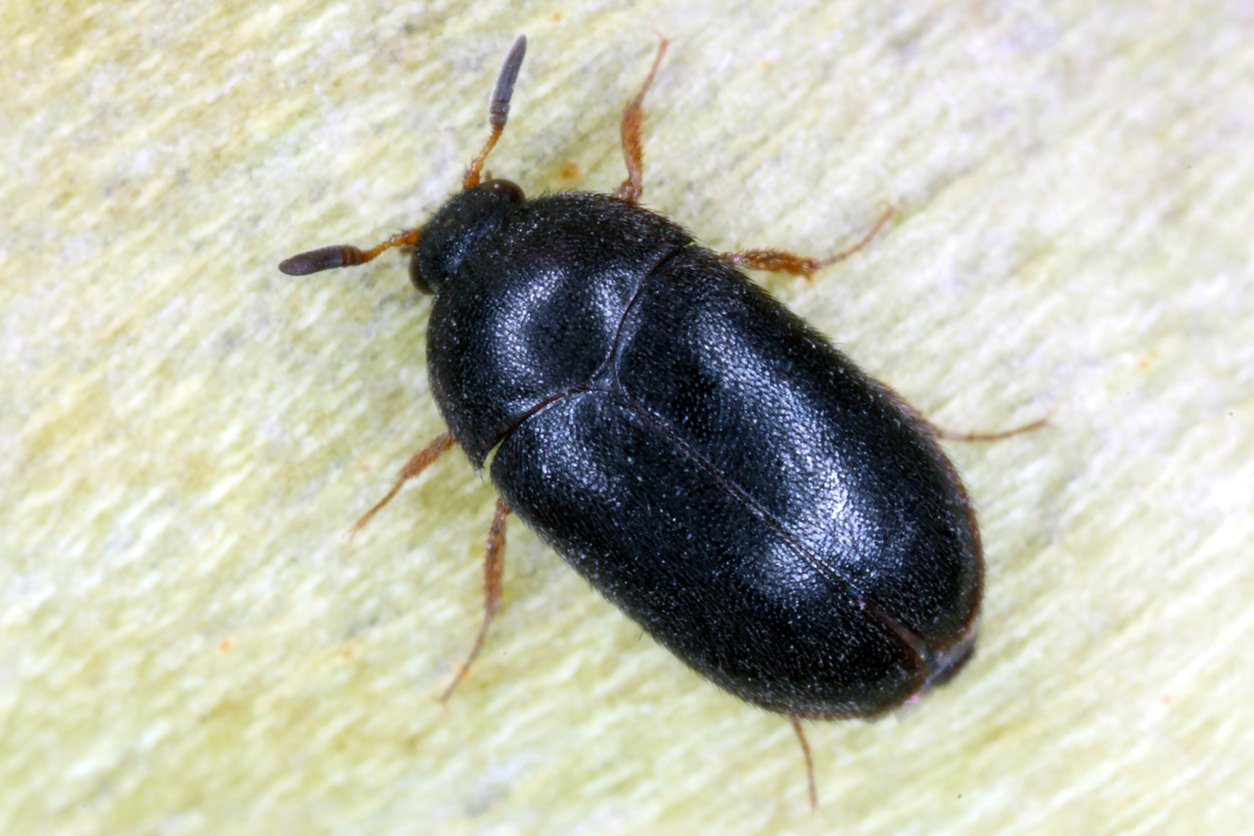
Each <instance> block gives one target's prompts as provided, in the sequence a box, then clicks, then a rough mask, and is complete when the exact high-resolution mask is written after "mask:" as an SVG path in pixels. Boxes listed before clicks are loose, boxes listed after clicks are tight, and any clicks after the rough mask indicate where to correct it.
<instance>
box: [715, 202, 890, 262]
mask: <svg viewBox="0 0 1254 836" xmlns="http://www.w3.org/2000/svg"><path fill="white" fill-rule="evenodd" d="M896 214H897V210H896V209H894V208H893V207H892V206H889V207H888V208H887V209H885V210H884V214H882V215H880V219H879V220H878V221H876V222H875V226H873V227H871V231H870V232H868V233H867V234H866V235H863V236H862V240H861V241H859V242H858V243H856V244H854V245H853V246H852V247H850V248H849V249H847V250H842V251H841V252H838V253H836V254H835V255H829V256H828V257H827V258H814V257H813V256H805V255H797V254H796V253H790V252H788V251H787V250H736V251H735V252H730V253H722V254H721V257H722V259H723V260H724V261H726V262H727V263H728V264H734V265H737V266H740V267H748V268H749V269H750V270H770V271H771V272H773V273H789V274H791V275H794V276H805V277H806V279H807V280H809V279H811V278H813V276H814V274H815V273H817V272H818V271H820V270H822V269H823V268H824V267H830V266H831V265H833V264H835V263H836V262H838V261H844V260H845V259H846V258H848V257H849V256H851V255H853V254H854V253H856V252H857V251H858V250H860V249H862V248H863V247H865V246H866V245H867V244H869V243H871V239H873V238H874V237H875V236H876V235H878V234H879V231H880V230H881V229H883V228H884V224H886V223H888V222H889V220H890V219H891V218H892V217H893V215H896Z"/></svg>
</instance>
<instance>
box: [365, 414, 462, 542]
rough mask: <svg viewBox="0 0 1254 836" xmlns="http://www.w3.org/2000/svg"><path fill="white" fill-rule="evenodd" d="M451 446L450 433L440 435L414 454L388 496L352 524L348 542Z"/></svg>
mask: <svg viewBox="0 0 1254 836" xmlns="http://www.w3.org/2000/svg"><path fill="white" fill-rule="evenodd" d="M452 446H453V435H452V434H451V433H441V434H440V435H438V436H436V437H435V439H434V440H432V442H431V443H430V444H428V445H427V446H426V447H423V448H422V449H421V450H419V451H418V452H417V453H414V455H413V457H412V458H411V459H410V460H409V461H407V462H406V463H405V466H404V467H402V468H401V472H400V475H399V476H397V479H396V484H395V485H393V486H392V490H390V491H388V495H387V496H385V497H383V499H381V500H379V501H378V503H376V504H375V506H374V507H373V508H371V509H370V510H369V511H367V512H366V513H365V514H363V515H362V517H361V519H359V520H358V521H357V522H355V523H353V527H352V528H350V529H349V530H348V539H349V542H352V539H353V537H355V536H357V532H358V531H361V530H362V529H363V528H365V527H366V523H368V522H370V518H371V517H373V516H374V515H375V514H377V513H379V512H380V511H381V510H383V506H384V505H387V504H388V503H389V502H391V501H392V498H393V497H394V496H396V495H397V494H398V493H399V492H400V490H401V486H402V485H404V484H405V483H406V482H408V481H409V480H410V479H413V478H414V477H415V476H417V475H418V474H419V473H422V472H423V471H424V470H426V469H427V466H428V465H429V464H431V463H432V462H434V461H435V460H436V459H438V458H440V456H442V455H444V454H445V453H447V452H448V450H449V448H450V447H452Z"/></svg>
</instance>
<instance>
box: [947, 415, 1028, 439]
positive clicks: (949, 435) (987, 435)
mask: <svg viewBox="0 0 1254 836" xmlns="http://www.w3.org/2000/svg"><path fill="white" fill-rule="evenodd" d="M1048 423H1049V418H1048V417H1046V418H1038V419H1037V420H1035V421H1033V422H1032V423H1030V424H1024V425H1023V426H1021V427H1014V428H1012V429H1009V430H1002V431H1001V432H995V433H956V432H954V431H952V430H946V429H943V428H941V427H938V426H936V425H935V424H933V423H932V422H931V421H928V426H930V427H931V428H932V432H934V433H936V436H937V438H943V439H945V440H946V441H1000V440H1002V439H1003V438H1010V436H1012V435H1018V434H1019V433H1027V432H1031V431H1032V430H1039V429H1040V428H1041V427H1043V426H1045V425H1046V424H1048Z"/></svg>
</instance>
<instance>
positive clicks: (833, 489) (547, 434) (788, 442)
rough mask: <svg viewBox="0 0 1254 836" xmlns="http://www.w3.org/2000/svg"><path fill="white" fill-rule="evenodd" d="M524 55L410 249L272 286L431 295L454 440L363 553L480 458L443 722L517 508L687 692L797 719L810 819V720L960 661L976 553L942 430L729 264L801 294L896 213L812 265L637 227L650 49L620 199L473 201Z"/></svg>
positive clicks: (500, 186)
mask: <svg viewBox="0 0 1254 836" xmlns="http://www.w3.org/2000/svg"><path fill="white" fill-rule="evenodd" d="M525 47H526V41H525V39H524V38H522V37H520V38H518V40H517V41H516V42H515V43H514V46H513V48H512V49H511V50H510V53H509V55H508V57H507V58H506V60H505V63H504V65H503V67H502V69H501V73H500V76H499V78H498V79H497V84H496V88H495V90H494V92H493V97H492V103H491V106H490V107H489V120H488V121H489V125H490V127H491V133H490V136H489V138H488V141H487V143H486V144H485V146H484V148H483V150H482V151H481V152H480V153H479V155H478V157H476V159H475V160H474V162H473V163H472V164H471V167H470V169H469V170H468V172H467V174H466V176H465V179H464V182H463V190H462V191H461V192H459V193H458V194H456V195H454V196H453V197H452V198H450V199H449V200H448V202H447V203H445V204H444V206H443V207H441V208H440V210H439V211H438V212H437V213H436V215H435V216H434V217H433V218H431V220H429V221H428V222H427V223H426V225H425V226H423V227H422V228H421V229H416V230H407V231H405V232H402V233H400V234H398V235H395V236H393V237H392V238H390V239H389V240H387V241H385V242H383V243H382V244H380V245H379V246H377V247H375V248H374V249H372V250H368V251H362V250H358V249H357V248H355V247H350V246H333V247H324V248H321V249H318V250H312V251H310V252H307V253H302V254H300V255H297V256H294V257H293V258H290V259H288V260H286V261H284V262H283V263H282V264H281V265H279V268H280V269H281V270H282V271H283V272H285V273H288V274H292V275H303V274H306V273H312V272H316V271H318V270H324V269H328V268H332V267H341V266H346V265H350V264H361V263H364V262H366V261H369V260H370V259H372V258H374V257H375V256H377V255H378V254H379V253H380V252H383V251H384V250H386V249H388V248H389V247H394V246H400V245H412V246H413V247H414V250H413V255H412V259H411V261H410V276H411V278H412V280H413V283H414V284H415V286H417V288H418V289H419V290H420V291H422V292H423V293H428V294H434V295H435V301H434V307H433V308H432V311H431V318H430V323H429V325H428V330H427V362H428V366H429V369H430V374H431V384H432V388H433V389H434V391H435V395H436V400H437V402H438V403H439V407H440V412H441V414H442V415H443V416H444V420H445V421H446V422H447V424H448V428H449V431H448V432H447V433H445V434H444V435H442V436H440V437H439V438H437V439H436V440H435V441H434V442H432V443H431V444H430V445H428V447H427V448H425V449H424V450H422V451H421V452H419V453H418V454H417V455H415V456H414V457H413V459H411V460H410V462H409V463H408V464H407V465H406V466H405V468H404V469H403V471H402V472H401V475H400V479H399V480H398V481H397V483H396V485H395V486H394V487H393V489H392V491H391V492H390V493H389V494H388V495H387V497H385V498H384V500H383V501H382V502H380V503H379V504H378V505H376V506H375V508H373V509H371V511H370V512H369V513H367V514H366V516H364V517H363V518H362V519H361V520H360V521H359V522H358V523H357V525H356V526H355V527H354V529H353V530H354V531H356V530H357V529H358V528H360V527H361V526H362V525H364V524H365V523H366V521H367V520H369V519H370V517H371V516H372V515H373V514H374V513H375V512H376V511H378V509H379V508H381V507H382V506H383V505H384V504H386V503H387V502H388V501H389V500H390V499H391V498H392V497H393V496H394V495H395V494H396V491H397V490H398V489H399V488H400V486H401V485H402V484H403V483H404V482H405V481H406V480H407V479H410V478H412V477H414V476H415V475H417V474H418V473H419V472H421V471H422V469H423V468H425V467H426V466H427V465H428V464H430V463H431V462H432V461H434V460H435V459H436V458H437V457H438V456H439V455H440V454H441V453H443V452H444V451H446V450H448V449H449V448H450V447H451V446H452V445H453V444H454V443H456V444H457V445H458V446H460V447H461V448H462V450H463V451H465V453H466V455H467V456H468V457H469V458H470V461H471V462H472V463H473V464H474V465H475V467H476V468H479V467H482V466H483V464H484V462H485V461H486V459H487V457H488V455H489V454H490V453H492V452H493V451H495V456H494V458H493V459H492V463H491V476H492V482H493V484H494V485H495V486H496V489H497V491H498V492H499V497H498V500H497V510H496V514H495V517H494V519H493V522H492V528H491V533H490V534H489V537H488V544H487V548H486V555H485V561H484V574H485V598H486V606H485V613H484V619H483V624H482V627H481V628H480V631H479V636H478V638H477V640H476V642H475V645H474V648H473V650H472V651H471V653H470V655H469V657H468V658H467V659H466V661H465V663H464V664H463V665H462V667H461V669H460V670H459V672H458V673H457V676H456V677H455V678H454V681H453V683H452V685H450V686H449V689H448V690H447V691H446V692H445V694H444V697H445V698H447V696H448V694H449V693H451V692H452V689H453V688H454V687H455V686H456V685H457V683H458V682H459V681H460V680H461V679H462V677H464V676H465V674H466V670H467V668H468V667H469V665H470V663H471V661H472V660H473V659H474V658H475V655H476V654H477V653H478V651H479V649H480V647H481V646H482V643H483V640H484V637H485V635H486V633H487V629H488V625H489V623H490V622H491V620H492V617H493V616H494V615H495V614H496V612H497V610H498V608H499V602H500V596H501V566H502V561H503V557H504V537H505V517H506V515H507V514H508V513H509V512H510V511H511V510H512V511H514V512H515V513H517V514H518V515H519V516H520V517H521V518H522V519H523V521H524V522H526V523H527V525H528V526H530V527H531V529H532V530H534V531H536V532H537V533H538V534H539V535H540V536H541V537H543V538H544V539H545V540H546V541H547V542H548V543H549V544H550V545H552V547H553V548H554V549H556V550H557V551H558V553H560V554H561V555H562V556H563V557H564V558H565V559H566V560H567V562H569V563H570V564H571V565H572V566H574V567H575V568H576V569H577V570H578V571H579V572H580V573H581V574H582V575H583V576H584V577H585V578H587V579H588V581H589V582H590V583H591V584H592V585H593V586H595V587H596V588H597V589H598V590H600V592H601V593H602V594H603V595H605V596H606V597H607V598H608V599H609V600H611V601H612V602H613V603H614V604H615V605H617V606H618V607H619V608H620V609H622V610H623V611H624V612H626V613H627V614H628V615H629V616H631V617H632V618H633V619H634V620H635V621H636V622H638V623H639V624H640V625H641V626H642V627H643V628H644V629H645V630H647V631H648V632H649V633H650V634H651V635H652V636H653V637H654V638H656V639H657V640H658V641H660V642H661V643H662V644H664V645H666V646H667V647H668V648H670V649H671V651H672V652H674V653H675V654H676V655H677V656H678V657H679V658H680V659H682V660H683V661H684V662H686V663H687V664H688V665H690V666H691V667H692V668H693V669H694V670H696V671H697V672H698V673H700V674H701V675H702V676H704V677H706V678H707V679H709V680H711V681H712V682H714V683H715V684H717V685H719V686H721V687H723V688H725V689H726V690H728V691H730V692H731V693H733V694H735V695H736V696H738V697H740V698H742V699H744V700H747V701H748V702H751V703H754V704H755V705H758V706H761V707H763V708H766V709H768V710H770V711H776V712H779V713H781V714H784V715H786V716H787V717H789V718H790V719H791V721H792V723H793V726H794V728H795V729H796V730H797V733H798V736H799V737H800V738H801V742H802V746H803V748H804V749H805V754H806V761H807V766H808V768H809V769H810V773H811V784H810V786H811V799H812V800H813V797H814V793H813V777H812V767H810V766H809V764H810V755H809V750H808V748H807V747H805V739H804V736H802V735H801V726H800V723H799V722H798V720H799V718H817V719H836V718H847V717H871V716H874V715H877V714H881V713H882V712H885V711H888V710H890V709H892V708H894V707H897V706H900V705H902V703H904V702H906V701H907V700H910V699H912V698H914V697H915V696H916V695H918V694H920V693H921V692H923V691H925V690H926V689H927V688H928V687H929V686H931V685H935V684H938V683H940V682H943V681H945V680H946V679H948V678H949V677H950V676H952V675H953V673H954V672H956V671H957V670H958V668H959V667H961V666H962V664H963V663H964V662H966V660H967V659H968V658H969V657H970V655H971V652H972V650H973V649H974V646H975V637H976V617H977V614H978V613H979V609H980V597H981V589H982V577H983V558H982V556H981V550H980V536H979V532H978V530H977V528H976V522H975V515H974V513H973V511H972V507H971V503H970V501H969V500H968V498H967V494H966V492H965V490H964V489H963V486H962V483H961V482H960V481H959V479H958V475H957V473H956V472H955V470H954V468H953V466H952V465H951V464H950V463H949V460H948V459H947V458H946V457H945V454H944V453H943V452H942V451H941V449H940V447H939V446H938V444H937V441H936V437H937V430H935V428H933V427H932V426H931V425H929V424H928V423H927V422H926V421H925V420H923V419H922V418H921V417H920V416H919V415H918V414H917V413H915V411H914V410H913V409H911V408H910V407H909V406H907V405H906V404H905V403H904V402H903V401H902V400H901V399H900V398H899V397H897V395H895V394H894V393H893V392H892V391H891V390H890V389H888V388H887V387H886V386H884V385H883V384H881V383H879V382H877V381H875V380H873V379H872V378H871V377H869V376H868V375H867V374H866V373H865V372H863V371H862V370H861V369H859V368H858V367H857V366H855V365H854V364H853V362H852V361H850V360H849V359H848V358H847V357H845V356H844V355H843V354H841V353H840V352H839V351H837V350H836V349H835V348H833V347H832V345H831V344H830V343H829V342H828V341H827V340H826V339H824V338H823V337H822V336H820V335H819V334H818V333H816V332H815V331H814V330H813V329H811V328H810V327H809V326H807V325H806V324H805V323H804V322H802V321H801V320H800V319H799V318H797V317H796V316H795V315H793V314H792V313H790V312H789V311H788V310H787V309H786V308H784V307H783V306H782V305H780V304H779V303H778V302H776V301H775V300H774V299H772V298H771V297H770V296H769V295H767V294H766V292H764V291H763V290H762V289H761V288H759V287H758V286H757V285H755V284H754V283H753V282H751V281H750V280H749V279H748V278H746V277H745V276H744V275H743V274H742V273H741V272H740V271H739V270H737V269H736V266H735V265H745V266H747V267H750V268H756V269H766V270H776V271H782V272H788V273H794V274H806V275H809V274H811V273H813V272H814V271H816V270H818V269H819V268H820V267H824V266H826V265H828V264H831V263H833V262H835V261H837V260H839V259H841V258H844V257H845V256H847V255H849V254H850V253H852V252H853V251H855V250H857V249H858V248H860V247H861V246H862V245H864V244H865V243H866V242H867V241H868V240H870V238H871V236H872V235H874V234H875V232H876V230H878V229H879V227H880V226H881V225H882V224H883V223H884V222H885V221H886V220H887V219H888V217H889V215H890V214H891V210H890V211H889V213H886V214H885V216H884V217H883V218H881V219H880V222H879V223H878V224H877V225H876V227H875V229H873V230H872V231H871V233H870V234H868V235H867V236H866V237H865V238H864V239H863V240H862V241H861V242H860V243H859V244H858V245H857V246H855V247H853V248H852V249H850V250H847V251H845V252H843V253H840V254H838V255H836V256H833V257H831V258H827V259H823V260H818V259H810V258H804V257H801V256H798V255H794V254H792V253H786V252H781V251H777V250H748V251H741V252H736V253H725V254H716V253H714V252H711V251H710V250H708V249H705V248H704V247H701V246H698V245H697V244H696V243H695V242H694V240H693V238H692V236H691V235H689V234H688V233H687V232H686V231H685V230H683V229H681V228H680V227H679V226H677V225H676V224H674V223H673V222H671V221H669V220H667V219H666V218H664V217H661V216H660V215H657V214H654V213H653V212H650V211H648V210H646V209H643V208H641V207H640V206H639V204H638V202H637V201H638V199H639V197H640V194H641V183H642V178H641V172H642V152H641V143H640V120H641V104H642V101H643V99H644V95H645V93H646V92H647V91H648V89H649V86H650V84H651V82H652V80H653V76H654V73H655V72H656V71H657V67H658V64H659V63H660V61H661V58H662V55H663V54H664V52H665V49H666V41H662V43H661V45H660V47H659V49H658V52H657V57H656V58H655V60H654V63H653V68H652V70H651V71H650V73H649V76H648V79H647V80H646V81H645V83H644V85H643V86H642V88H641V90H640V92H639V94H638V95H637V96H636V97H635V99H634V100H633V101H632V102H631V103H630V104H629V105H628V106H627V109H626V111H625V113H624V115H623V120H622V142H623V149H624V155H625V157H626V160H627V169H628V177H627V179H626V180H625V181H624V182H623V183H622V184H621V185H620V186H619V187H618V189H617V190H616V191H615V192H614V193H613V194H611V195H602V194H589V193H583V192H570V193H563V194H556V195H549V196H545V197H541V198H537V199H534V200H526V199H525V198H524V196H523V192H522V190H521V189H520V188H519V187H518V186H517V185H515V184H514V183H512V182H509V181H507V180H487V181H485V182H480V172H481V170H482V167H483V162H484V159H485V158H486V157H487V155H488V152H489V151H491V149H492V147H493V146H494V145H495V144H496V141H497V139H498V138H499V136H500V134H501V132H502V130H503V129H504V127H505V122H506V117H507V115H508V111H509V99H510V96H511V94H512V92H513V85H514V80H515V78H516V77H517V74H518V69H519V67H520V65H521V63H522V59H523V53H524V51H525ZM1003 435H1004V433H1003ZM990 437H991V436H990Z"/></svg>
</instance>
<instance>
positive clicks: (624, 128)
mask: <svg viewBox="0 0 1254 836" xmlns="http://www.w3.org/2000/svg"><path fill="white" fill-rule="evenodd" d="M658 38H659V39H660V40H661V43H659V44H658V46H657V55H655V56H654V58H653V68H652V69H650V70H649V77H648V78H646V79H645V80H644V85H643V86H642V87H641V88H640V92H639V93H637V94H636V97H635V98H634V99H632V100H631V102H630V103H629V104H628V105H627V109H626V110H624V111H623V121H622V122H621V123H620V124H619V128H618V131H619V134H620V135H621V136H622V140H623V157H624V158H625V159H626V160H627V179H626V180H624V181H623V182H622V184H621V185H619V187H618V188H617V189H615V190H614V197H616V198H618V199H619V200H625V201H627V202H628V203H636V202H637V201H639V200H640V195H642V194H644V144H643V143H642V142H641V139H640V121H641V118H642V117H643V116H644V94H645V93H648V92H649V88H650V87H651V86H652V85H653V76H654V75H656V74H657V68H658V65H659V64H661V63H662V56H663V55H665V54H666V47H667V46H668V45H670V41H668V40H667V39H666V38H663V37H662V36H661V35H659V36H658Z"/></svg>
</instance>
